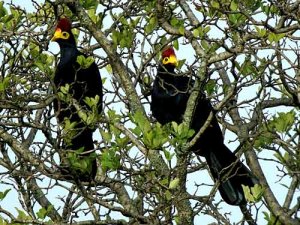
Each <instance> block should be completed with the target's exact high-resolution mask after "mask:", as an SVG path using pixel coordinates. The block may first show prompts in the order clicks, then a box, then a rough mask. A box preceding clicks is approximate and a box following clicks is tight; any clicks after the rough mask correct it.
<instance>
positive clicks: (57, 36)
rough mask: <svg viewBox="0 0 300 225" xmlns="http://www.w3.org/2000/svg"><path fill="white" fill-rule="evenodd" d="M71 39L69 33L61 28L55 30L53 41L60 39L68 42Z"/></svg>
mask: <svg viewBox="0 0 300 225" xmlns="http://www.w3.org/2000/svg"><path fill="white" fill-rule="evenodd" d="M69 37H70V34H69V33H68V32H66V31H62V30H61V29H60V28H57V29H56V30H55V33H54V35H53V37H52V38H51V41H56V40H58V39H65V40H67V39H69Z"/></svg>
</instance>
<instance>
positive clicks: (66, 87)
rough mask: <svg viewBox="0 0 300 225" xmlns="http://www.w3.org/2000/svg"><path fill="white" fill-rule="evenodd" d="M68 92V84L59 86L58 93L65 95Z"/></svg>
mask: <svg viewBox="0 0 300 225" xmlns="http://www.w3.org/2000/svg"><path fill="white" fill-rule="evenodd" d="M69 90H70V85H69V84H66V85H65V86H60V91H61V92H62V93H63V94H65V95H66V94H68V93H69Z"/></svg>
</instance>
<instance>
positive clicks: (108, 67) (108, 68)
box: [105, 64, 113, 74]
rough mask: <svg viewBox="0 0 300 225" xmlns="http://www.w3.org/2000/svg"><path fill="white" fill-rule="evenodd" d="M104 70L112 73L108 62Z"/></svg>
mask: <svg viewBox="0 0 300 225" xmlns="http://www.w3.org/2000/svg"><path fill="white" fill-rule="evenodd" d="M105 69H106V71H107V72H108V73H109V74H112V72H113V71H112V67H111V65H110V64H107V66H106V67H105Z"/></svg>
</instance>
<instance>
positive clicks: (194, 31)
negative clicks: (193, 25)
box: [193, 29, 200, 38]
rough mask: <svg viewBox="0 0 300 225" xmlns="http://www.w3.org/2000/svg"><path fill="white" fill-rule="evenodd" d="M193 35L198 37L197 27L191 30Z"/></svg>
mask: <svg viewBox="0 0 300 225" xmlns="http://www.w3.org/2000/svg"><path fill="white" fill-rule="evenodd" d="M193 35H194V37H195V38H197V37H199V36H200V32H199V30H198V29H194V30H193Z"/></svg>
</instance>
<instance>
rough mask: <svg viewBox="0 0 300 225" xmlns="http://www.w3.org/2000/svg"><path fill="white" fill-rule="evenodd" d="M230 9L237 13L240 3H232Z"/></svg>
mask: <svg viewBox="0 0 300 225" xmlns="http://www.w3.org/2000/svg"><path fill="white" fill-rule="evenodd" d="M230 9H231V10H232V11H237V10H238V3H237V2H236V1H231V3H230Z"/></svg>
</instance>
